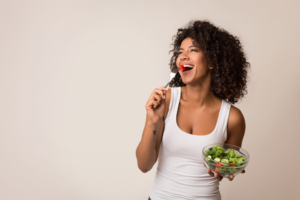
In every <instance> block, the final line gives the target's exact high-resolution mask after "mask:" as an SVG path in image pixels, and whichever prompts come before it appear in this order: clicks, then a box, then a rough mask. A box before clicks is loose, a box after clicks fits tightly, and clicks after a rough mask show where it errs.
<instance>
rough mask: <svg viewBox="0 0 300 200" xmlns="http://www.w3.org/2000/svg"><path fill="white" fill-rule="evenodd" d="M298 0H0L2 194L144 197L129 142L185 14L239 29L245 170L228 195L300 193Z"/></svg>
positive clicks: (31, 199)
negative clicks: (246, 65) (245, 74)
mask: <svg viewBox="0 0 300 200" xmlns="http://www.w3.org/2000/svg"><path fill="white" fill-rule="evenodd" d="M299 7H300V2H299V1H274V0H268V1H267V0H264V1H250V0H248V1H238V0H228V1H221V0H220V1H214V0H212V1H208V0H207V1H204V0H203V1H202V0H187V1H182V0H181V1H178V0H159V1H158V0H157V1H154V0H151V1H150V0H149V1H138V0H136V1H131V0H126V1H122V0H118V1H116V0H109V1H108V0H107V1H96V0H94V1H91V0H84V1H83V0H81V1H71V0H69V1H66V0H51V1H50V0H47V1H46V0H44V1H8V0H0V199H1V200H96V199H97V200H118V199H131V200H143V199H144V200H146V199H148V195H149V191H150V189H151V187H152V184H153V180H154V176H155V172H156V167H157V164H156V165H155V166H154V167H153V168H152V170H151V171H150V172H148V173H142V172H141V171H140V170H139V169H138V167H137V161H136V156H135V150H136V147H137V145H138V143H139V142H140V139H141V136H142V131H143V128H144V123H145V117H146V110H145V104H146V101H147V100H148V98H149V96H150V94H151V92H152V91H153V90H154V89H155V88H157V87H161V86H164V85H165V84H166V83H167V82H168V80H169V73H170V69H169V65H168V64H169V60H170V58H171V54H169V53H168V52H169V51H170V50H171V46H170V44H171V43H172V37H173V35H175V34H176V32H177V29H178V28H180V27H182V26H184V25H185V24H187V23H188V22H189V21H190V20H195V19H207V20H210V21H211V22H212V23H214V24H215V25H216V26H219V27H222V28H224V29H225V30H227V31H229V32H230V33H232V34H233V35H235V36H237V37H239V38H240V40H241V42H242V43H243V45H244V50H245V52H246V54H247V58H248V61H249V62H250V63H251V70H250V71H249V82H248V94H247V95H246V97H245V98H244V99H243V100H242V101H241V102H239V103H237V104H235V106H237V107H238V108H239V109H240V110H241V111H242V113H243V114H244V117H245V119H246V134H245V137H244V141H243V148H245V149H246V150H247V151H248V152H249V153H250V156H251V158H250V163H249V166H248V167H247V168H246V173H245V174H241V175H238V176H237V177H235V179H234V180H233V181H232V182H230V181H228V179H223V181H222V182H221V183H220V191H221V194H222V197H223V200H240V199H243V200H253V199H272V200H281V199H297V197H299V193H298V191H299V188H298V187H299V185H300V181H299V178H300V176H299V171H298V168H299V166H300V161H299V156H298V153H299V140H300V132H299V128H300V123H299V121H300V114H299V113H300V106H299V97H300V94H299V86H300V79H299V74H300V69H299V66H300V61H299V54H300V48H299V46H300V40H299V35H300V27H299V19H300V14H299Z"/></svg>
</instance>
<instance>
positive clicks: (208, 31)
mask: <svg viewBox="0 0 300 200" xmlns="http://www.w3.org/2000/svg"><path fill="white" fill-rule="evenodd" d="M174 37H175V40H174ZM186 38H191V39H192V41H193V43H194V45H196V46H198V47H199V48H200V49H201V50H202V51H203V52H204V55H205V57H206V59H207V61H208V64H209V65H210V66H212V67H213V69H212V71H211V88H210V89H211V90H212V91H213V93H214V94H215V95H216V96H217V97H219V98H221V99H224V100H226V101H228V102H230V103H232V104H234V103H236V102H238V101H239V100H240V99H242V97H243V96H244V95H246V94H247V89H246V88H247V86H246V83H247V69H248V68H249V67H250V63H249V62H247V61H246V57H245V53H244V52H243V48H242V44H241V42H240V41H239V39H238V38H237V37H235V36H233V35H231V34H230V33H228V32H227V31H226V30H224V29H222V28H219V27H216V26H214V25H213V24H212V23H210V22H208V21H207V20H203V21H200V20H197V21H191V22H189V23H188V25H187V26H186V27H184V28H179V29H178V31H177V34H176V35H175V36H173V40H174V43H173V44H172V45H173V50H171V51H170V52H173V55H172V57H171V60H170V63H169V65H170V69H171V72H174V73H176V75H175V77H174V78H173V79H172V80H171V81H170V83H169V86H170V87H181V86H185V85H186V84H185V83H183V82H182V79H181V76H180V74H179V73H178V68H177V66H176V60H177V57H178V51H179V48H180V45H181V43H182V41H183V40H184V39H186Z"/></svg>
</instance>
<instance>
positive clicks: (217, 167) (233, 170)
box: [202, 143, 250, 178]
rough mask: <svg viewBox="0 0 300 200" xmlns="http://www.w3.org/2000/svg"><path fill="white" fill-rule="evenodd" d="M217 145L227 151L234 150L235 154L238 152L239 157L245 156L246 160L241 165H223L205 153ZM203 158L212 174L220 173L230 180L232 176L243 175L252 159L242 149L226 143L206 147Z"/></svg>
mask: <svg viewBox="0 0 300 200" xmlns="http://www.w3.org/2000/svg"><path fill="white" fill-rule="evenodd" d="M217 145H218V146H220V147H222V148H224V149H225V150H226V151H229V150H231V149H233V150H234V152H236V153H237V154H238V155H239V156H243V157H244V158H245V160H244V161H243V162H239V163H222V162H217V161H215V160H213V159H212V158H209V157H207V156H206V155H205V152H208V151H209V149H210V148H212V147H214V146H217ZM202 157H203V160H204V161H205V164H206V166H207V167H209V168H210V169H211V172H212V173H218V174H219V175H220V176H223V177H226V178H228V177H229V176H230V175H234V176H236V175H238V174H239V173H241V172H242V171H243V170H244V169H245V168H246V166H247V165H248V163H249V159H250V155H249V153H248V152H247V151H246V150H245V149H243V148H242V147H238V146H235V145H231V144H224V143H215V144H210V145H207V146H205V147H204V148H203V150H202Z"/></svg>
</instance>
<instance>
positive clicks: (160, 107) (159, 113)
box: [145, 87, 168, 124]
mask: <svg viewBox="0 0 300 200" xmlns="http://www.w3.org/2000/svg"><path fill="white" fill-rule="evenodd" d="M167 91H168V88H165V87H160V88H156V89H154V90H153V92H152V93H151V95H150V97H149V99H148V101H147V103H146V106H145V108H146V111H147V116H148V118H149V120H150V121H151V122H152V123H155V124H156V123H158V122H159V121H160V120H162V119H163V117H164V114H165V107H166V99H165V98H166V96H165V95H166V92H167Z"/></svg>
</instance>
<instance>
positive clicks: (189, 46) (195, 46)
mask: <svg viewBox="0 0 300 200" xmlns="http://www.w3.org/2000/svg"><path fill="white" fill-rule="evenodd" d="M191 47H196V46H194V45H192V46H189V47H188V49H189V48H191ZM196 48H198V47H196ZM179 50H183V48H179Z"/></svg>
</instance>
